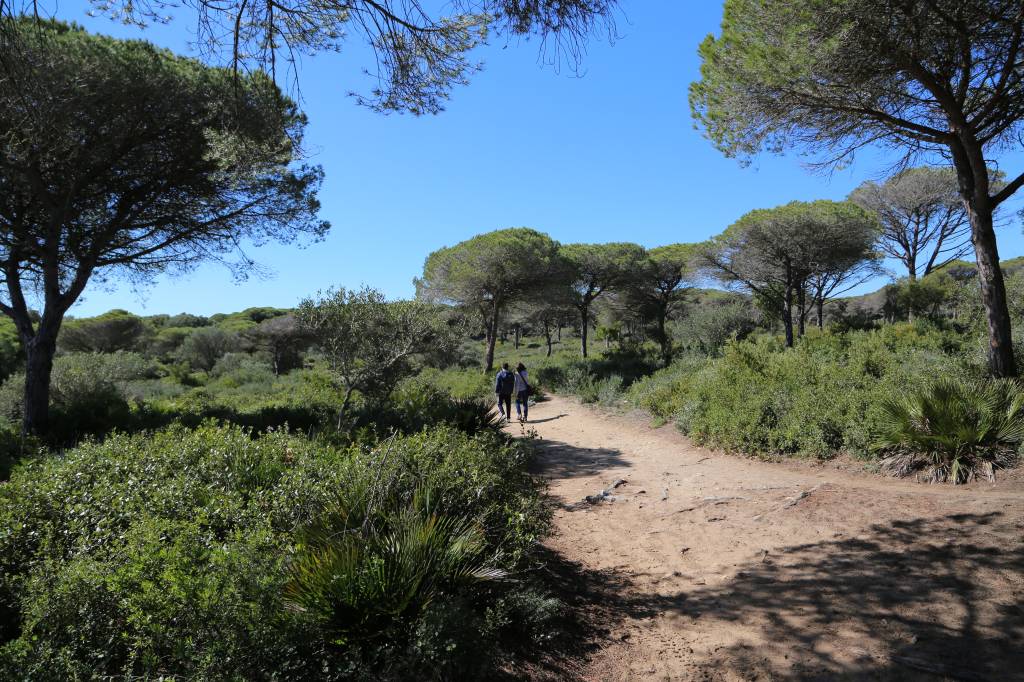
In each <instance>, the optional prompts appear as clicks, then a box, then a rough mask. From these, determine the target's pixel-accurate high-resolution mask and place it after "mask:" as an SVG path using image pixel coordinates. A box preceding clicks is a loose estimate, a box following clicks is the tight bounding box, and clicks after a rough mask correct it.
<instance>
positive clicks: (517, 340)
mask: <svg viewBox="0 0 1024 682" xmlns="http://www.w3.org/2000/svg"><path fill="white" fill-rule="evenodd" d="M521 331H522V329H521V327H520V326H519V325H518V324H517V325H516V336H515V344H516V350H519V336H520V332H521Z"/></svg>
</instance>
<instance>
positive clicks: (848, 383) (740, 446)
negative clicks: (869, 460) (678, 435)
mask: <svg viewBox="0 0 1024 682" xmlns="http://www.w3.org/2000/svg"><path fill="white" fill-rule="evenodd" d="M962 343H963V340H962V339H960V338H958V337H957V336H955V335H954V334H952V333H951V332H947V331H943V330H942V329H939V328H936V327H934V326H930V325H927V324H925V323H917V324H913V325H910V324H900V325H889V326H886V327H884V328H882V329H880V330H877V331H869V332H851V333H847V334H842V335H839V334H831V333H824V334H822V333H818V332H817V331H812V332H809V333H808V335H807V336H806V337H804V339H802V340H801V342H800V343H799V344H798V345H797V346H796V347H795V348H793V349H789V350H786V349H785V348H784V347H783V345H782V343H781V342H780V341H779V340H778V339H776V338H774V337H767V336H762V337H759V338H756V339H753V340H748V341H744V342H734V343H731V344H729V345H727V346H726V348H725V350H724V354H723V356H722V357H721V358H717V359H711V360H706V361H700V360H696V361H695V360H690V361H684V362H680V363H677V365H674V366H671V367H669V368H667V369H666V370H663V371H662V372H659V373H658V374H656V375H654V376H653V377H651V378H650V379H647V380H645V381H643V382H640V383H638V384H637V385H635V386H634V387H633V388H632V389H631V390H630V394H629V399H630V400H631V402H633V404H635V405H637V406H638V407H642V408H645V409H648V410H651V411H653V412H654V414H656V415H657V416H659V417H662V418H665V419H668V418H672V419H674V420H675V421H676V424H677V425H678V426H679V428H680V429H681V430H682V431H684V432H685V433H687V434H689V435H690V436H691V437H693V438H694V439H695V440H697V441H698V442H701V443H708V444H713V445H717V446H720V447H725V448H728V449H731V450H737V451H740V452H745V453H748V454H784V455H800V456H809V457H819V458H820V457H831V456H833V455H835V454H836V453H838V452H840V451H845V452H849V453H852V454H855V455H859V456H871V455H872V454H873V452H874V450H873V443H874V440H875V437H876V434H877V433H878V432H879V428H880V420H881V418H882V408H881V403H882V401H883V400H884V399H885V398H886V397H887V396H888V395H889V394H890V392H891V391H892V390H894V389H896V388H899V387H908V386H909V387H913V386H919V385H921V384H922V383H923V382H924V381H926V379H927V377H930V376H932V375H933V374H935V373H943V374H947V375H950V376H971V375H972V374H975V373H980V372H981V371H982V370H981V368H980V367H975V366H972V365H970V364H969V363H967V362H965V361H964V360H963V359H962Z"/></svg>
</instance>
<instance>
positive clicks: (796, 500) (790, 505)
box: [780, 483, 821, 509]
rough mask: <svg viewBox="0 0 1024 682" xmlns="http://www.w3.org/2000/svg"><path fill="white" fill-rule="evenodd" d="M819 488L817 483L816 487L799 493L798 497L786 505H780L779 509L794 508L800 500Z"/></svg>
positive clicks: (819, 485)
mask: <svg viewBox="0 0 1024 682" xmlns="http://www.w3.org/2000/svg"><path fill="white" fill-rule="evenodd" d="M820 487H821V484H820V483H819V484H818V485H816V486H814V487H813V488H811V489H809V490H804V491H801V492H800V494H799V495H797V496H796V497H794V498H793V499H792V500H790V501H789V502H787V503H786V504H784V505H782V507H780V509H789V508H790V507H795V506H796V505H797V504H799V503H800V500H803V499H805V498H808V497H810V496H811V493H813V492H814V491H815V490H817V489H818V488H820Z"/></svg>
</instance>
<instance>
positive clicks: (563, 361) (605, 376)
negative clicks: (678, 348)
mask: <svg viewBox="0 0 1024 682" xmlns="http://www.w3.org/2000/svg"><path fill="white" fill-rule="evenodd" d="M659 364H660V358H659V357H657V355H656V354H655V353H654V352H653V349H644V348H639V349H625V350H610V351H606V352H604V353H601V354H599V355H597V356H595V357H590V358H580V357H579V356H577V355H576V354H570V353H567V352H563V353H560V354H558V355H555V356H553V357H551V358H542V359H538V360H537V361H536V363H535V365H534V368H533V375H532V376H533V384H534V385H535V387H539V388H541V389H543V388H550V389H551V390H553V391H557V392H559V393H567V394H570V395H575V396H576V397H578V398H579V399H580V400H581V401H583V402H585V403H601V404H602V405H604V406H606V407H614V406H617V405H618V404H619V403H620V402H621V399H622V395H623V393H624V391H625V389H626V388H627V387H628V386H629V385H631V384H632V383H633V382H635V381H637V380H638V379H640V378H641V377H644V376H647V375H649V374H651V373H652V372H654V371H655V370H656V369H657V367H658V366H659Z"/></svg>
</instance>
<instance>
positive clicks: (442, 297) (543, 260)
mask: <svg viewBox="0 0 1024 682" xmlns="http://www.w3.org/2000/svg"><path fill="white" fill-rule="evenodd" d="M559 266H560V261H559V258H558V243H557V242H555V241H553V240H552V239H551V238H550V237H549V236H547V235H546V234H543V233H541V232H537V231H536V230H531V229H530V228H526V227H514V228H508V229H504V230H495V231H493V232H487V233H484V234H481V235H477V236H475V237H473V238H472V239H467V240H466V241H464V242H460V243H458V244H456V245H455V246H449V247H445V248H443V249H438V250H437V251H435V252H433V253H432V254H430V255H429V256H427V260H426V262H425V263H424V265H423V277H422V278H420V279H418V280H417V281H416V289H417V297H419V298H422V299H424V300H427V301H432V302H435V303H454V304H459V305H464V306H467V307H470V308H472V309H473V310H475V311H477V312H478V313H479V314H480V316H481V318H482V319H483V321H484V325H485V336H486V342H487V349H486V357H485V366H486V369H487V370H488V371H490V370H491V369H492V368H493V367H494V344H495V340H496V338H497V334H498V325H499V323H500V321H501V315H502V314H503V313H504V312H505V310H506V308H507V306H508V305H509V304H511V303H514V302H516V301H521V300H524V299H525V298H527V297H528V296H529V294H530V293H531V292H533V291H536V290H537V289H539V288H541V287H543V286H544V285H545V284H547V283H548V282H549V281H550V278H551V277H552V276H553V273H554V272H555V271H556V270H557V269H558V268H559Z"/></svg>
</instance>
